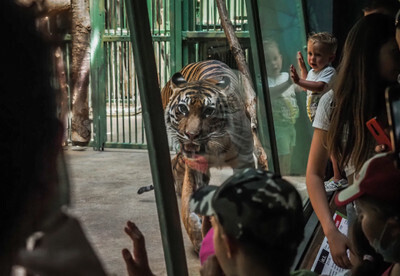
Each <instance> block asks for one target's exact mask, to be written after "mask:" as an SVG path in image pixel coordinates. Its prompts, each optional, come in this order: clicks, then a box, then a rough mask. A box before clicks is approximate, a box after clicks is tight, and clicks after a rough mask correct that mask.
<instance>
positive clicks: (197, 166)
mask: <svg viewBox="0 0 400 276" xmlns="http://www.w3.org/2000/svg"><path fill="white" fill-rule="evenodd" d="M186 164H187V165H188V166H189V167H191V168H192V169H194V170H196V171H200V172H202V173H206V172H207V169H208V162H207V159H206V158H205V157H204V156H202V155H198V154H193V155H192V156H191V157H190V158H187V159H186Z"/></svg>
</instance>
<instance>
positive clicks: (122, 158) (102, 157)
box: [65, 147, 307, 276]
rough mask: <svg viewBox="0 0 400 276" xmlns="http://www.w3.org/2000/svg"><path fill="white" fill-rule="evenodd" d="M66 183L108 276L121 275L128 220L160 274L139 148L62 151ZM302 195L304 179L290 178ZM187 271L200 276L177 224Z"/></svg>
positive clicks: (215, 180)
mask: <svg viewBox="0 0 400 276" xmlns="http://www.w3.org/2000/svg"><path fill="white" fill-rule="evenodd" d="M65 155H66V160H67V164H68V170H69V175H70V182H71V201H72V206H71V211H72V212H73V213H74V214H75V215H76V216H77V217H78V218H80V220H81V222H82V225H83V227H84V229H85V231H86V233H87V235H88V238H89V240H90V241H91V242H92V244H93V246H94V248H95V250H96V251H97V252H98V255H99V256H100V258H101V259H102V261H103V264H104V266H105V268H106V269H107V271H108V272H109V274H110V275H118V276H120V275H127V273H126V270H125V264H124V261H123V259H122V256H121V249H122V248H124V247H127V248H131V242H130V239H129V238H128V237H127V236H126V235H125V233H124V231H123V228H124V225H125V223H126V221H127V220H132V221H134V222H135V223H136V224H137V225H138V227H139V228H140V229H141V230H142V232H143V233H144V234H145V237H146V247H147V250H148V255H149V262H150V266H151V268H152V270H153V272H154V273H155V274H156V275H166V272H165V263H164V255H163V250H162V242H161V235H160V231H159V223H158V216H157V210H156V202H155V197H154V193H153V192H147V193H144V194H141V195H138V194H137V190H138V188H139V187H141V186H144V185H149V184H151V183H152V179H151V173H150V163H149V159H148V153H147V151H145V150H122V149H105V151H104V152H101V151H93V150H92V149H91V148H90V147H88V148H86V150H84V151H75V150H73V148H72V147H69V148H68V149H67V150H65ZM231 173H232V170H223V171H218V170H213V171H212V172H211V175H212V178H211V182H210V184H214V185H218V184H219V183H221V182H222V181H223V180H224V179H225V178H226V177H228V176H229V175H230V174H231ZM290 180H291V181H292V182H293V183H294V184H295V185H296V187H297V188H298V190H299V191H300V193H301V194H302V196H303V198H305V197H306V196H307V195H306V190H305V185H304V178H302V177H300V178H299V177H296V178H293V177H292V178H290ZM182 233H183V238H184V244H185V251H186V258H187V263H188V270H189V275H200V274H199V268H200V263H199V260H198V256H197V255H196V254H195V253H194V251H193V248H192V245H191V243H190V241H189V239H188V237H187V235H186V232H185V230H184V229H183V228H182Z"/></svg>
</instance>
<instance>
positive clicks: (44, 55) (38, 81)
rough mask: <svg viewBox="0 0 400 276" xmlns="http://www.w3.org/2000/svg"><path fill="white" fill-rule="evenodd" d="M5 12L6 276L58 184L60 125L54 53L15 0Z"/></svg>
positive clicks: (1, 247) (0, 264)
mask: <svg viewBox="0 0 400 276" xmlns="http://www.w3.org/2000/svg"><path fill="white" fill-rule="evenodd" d="M0 12H1V15H0V21H1V26H2V29H3V32H5V33H4V34H3V35H4V38H5V39H4V41H3V43H2V45H3V50H2V51H0V55H1V57H0V60H1V67H0V70H1V71H0V78H1V81H0V83H1V87H2V95H3V100H2V101H1V102H0V118H1V119H0V129H1V132H0V147H1V150H0V152H1V154H0V159H1V160H0V161H1V164H2V165H1V166H0V170H1V172H0V175H1V177H2V181H1V183H2V185H1V186H2V191H1V192H0V202H2V208H0V221H1V225H2V227H0V229H1V230H0V231H1V232H0V237H1V238H0V252H2V254H1V257H0V258H1V259H0V274H1V275H8V274H7V273H8V270H9V265H10V262H12V261H13V257H14V255H15V252H16V249H17V248H18V247H19V246H20V245H21V244H23V242H24V239H25V238H26V236H27V235H28V234H30V233H31V232H32V231H34V230H36V227H37V225H38V224H39V223H40V222H41V219H42V214H43V213H44V210H46V208H48V203H49V199H50V198H51V195H52V194H53V190H54V188H55V187H56V184H57V173H56V171H57V170H56V163H57V162H56V158H57V153H58V152H59V145H60V143H59V142H57V137H58V136H59V134H58V133H59V129H60V128H59V123H58V120H57V118H56V106H55V95H54V91H53V90H52V88H51V85H50V62H49V57H50V56H49V55H50V51H49V49H48V45H46V44H45V42H44V41H43V40H42V39H41V37H40V35H39V34H38V33H37V31H36V28H35V21H34V17H33V15H32V14H30V13H28V12H27V11H26V10H23V9H20V8H19V7H18V6H16V5H15V4H14V2H13V1H11V0H2V1H0ZM3 253H5V254H3Z"/></svg>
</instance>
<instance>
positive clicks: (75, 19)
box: [71, 0, 91, 146]
mask: <svg viewBox="0 0 400 276" xmlns="http://www.w3.org/2000/svg"><path fill="white" fill-rule="evenodd" d="M71 8H72V28H71V29H72V65H71V75H72V76H71V80H72V124H71V140H72V145H79V146H85V145H88V143H89V142H90V136H91V121H90V120H89V104H88V91H89V73H90V31H91V26H90V15H89V0H72V1H71Z"/></svg>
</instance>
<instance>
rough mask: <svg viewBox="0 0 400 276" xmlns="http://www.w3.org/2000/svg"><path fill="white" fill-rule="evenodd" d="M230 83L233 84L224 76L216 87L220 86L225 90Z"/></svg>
mask: <svg viewBox="0 0 400 276" xmlns="http://www.w3.org/2000/svg"><path fill="white" fill-rule="evenodd" d="M230 83H231V80H230V78H228V77H226V76H224V77H222V80H220V81H219V82H217V83H216V84H215V85H216V86H218V87H219V88H221V89H225V88H227V87H228V86H229V84H230Z"/></svg>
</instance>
